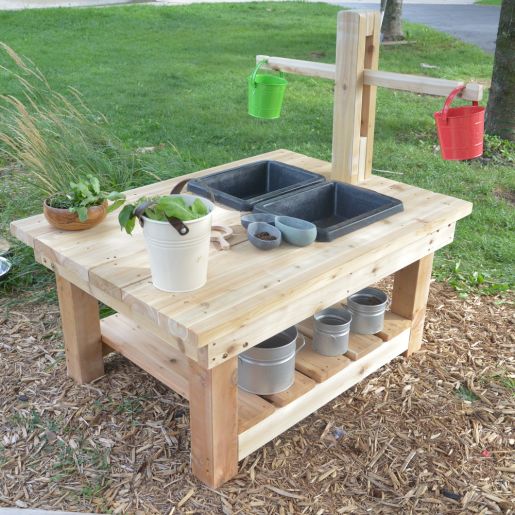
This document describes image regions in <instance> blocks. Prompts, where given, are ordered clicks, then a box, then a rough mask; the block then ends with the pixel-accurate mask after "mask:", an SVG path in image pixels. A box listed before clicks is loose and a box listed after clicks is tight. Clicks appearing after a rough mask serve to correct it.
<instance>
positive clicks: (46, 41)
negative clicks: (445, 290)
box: [0, 3, 515, 292]
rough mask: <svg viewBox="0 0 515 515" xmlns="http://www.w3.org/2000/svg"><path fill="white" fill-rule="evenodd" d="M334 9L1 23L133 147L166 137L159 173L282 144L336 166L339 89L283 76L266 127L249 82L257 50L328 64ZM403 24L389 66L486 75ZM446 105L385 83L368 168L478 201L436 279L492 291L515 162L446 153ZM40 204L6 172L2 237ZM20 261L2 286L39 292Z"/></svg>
mask: <svg viewBox="0 0 515 515" xmlns="http://www.w3.org/2000/svg"><path fill="white" fill-rule="evenodd" d="M337 10H338V9H337V8H336V7H333V6H328V5H325V4H307V3H248V4H223V5H213V4H211V5H193V6H178V7H156V6H124V7H113V8H102V9H75V10H74V9H59V10H52V9H50V10H41V11H39V10H36V11H25V12H24V11H19V12H1V13H0V25H1V26H2V39H3V41H4V42H5V43H7V44H8V45H10V46H11V47H13V48H14V49H15V50H16V51H17V52H18V53H20V54H22V55H25V56H28V57H30V58H31V59H32V60H33V61H34V62H35V63H36V64H37V65H38V66H39V67H40V69H41V70H42V71H43V72H44V73H45V75H46V76H47V78H48V80H49V82H50V84H51V85H52V86H53V87H54V88H56V89H57V90H58V91H62V92H65V91H66V87H67V86H68V85H71V86H73V87H75V88H77V89H78V90H79V91H81V92H82V94H83V96H84V100H85V102H86V104H87V105H88V106H89V107H91V108H92V109H93V110H98V111H100V112H102V113H104V114H105V115H106V116H107V118H108V119H109V120H110V122H111V127H110V129H111V130H112V131H113V133H114V134H115V135H116V136H118V137H119V138H120V139H121V140H122V142H123V144H124V145H126V146H127V148H129V149H135V148H137V147H146V146H159V145H160V146H161V147H160V149H159V150H158V151H157V152H155V153H153V154H149V155H148V156H147V161H148V162H149V166H152V167H153V169H154V170H156V171H157V173H158V174H159V176H160V177H163V178H164V177H171V176H177V175H181V174H184V173H186V172H190V171H194V170H198V169H202V168H205V167H208V166H214V165H217V164H221V163H224V162H228V161H232V160H235V159H239V158H242V157H245V156H251V155H255V154H258V153H261V152H265V151H269V150H273V149H276V148H288V149H290V150H294V151H297V152H301V153H304V154H308V155H310V156H313V157H317V158H321V159H326V160H330V158H331V133H332V84H331V83H330V82H329V81H325V80H315V79H311V78H305V77H298V76H293V75H291V76H288V81H289V86H288V90H287V93H286V98H285V104H284V108H283V115H282V117H281V118H280V119H279V120H277V121H271V122H266V121H260V120H256V119H253V118H251V117H249V116H248V115H247V114H246V101H247V99H246V76H247V75H248V74H249V73H250V72H251V70H252V68H253V62H254V56H255V55H256V54H258V53H262V54H269V55H277V56H285V57H292V58H297V59H316V57H313V56H312V52H316V53H317V54H318V55H320V54H322V57H321V58H319V59H320V60H321V61H325V62H334V57H335V56H334V50H335V48H334V47H335V32H336V12H337ZM405 29H406V32H407V35H408V38H409V39H411V40H412V43H411V44H409V45H399V46H391V47H387V48H383V49H382V50H381V59H380V67H381V68H382V69H384V70H391V71H399V72H403V73H414V74H420V75H424V74H425V75H431V76H435V77H442V78H447V79H463V80H471V79H473V80H483V81H485V80H488V79H489V78H490V75H491V69H492V57H491V56H489V55H487V54H485V53H484V52H482V51H481V50H480V49H479V48H477V47H474V46H472V45H467V44H464V43H461V42H459V41H457V40H455V39H453V38H451V37H449V36H446V35H443V34H441V33H438V32H436V31H434V30H431V29H429V28H427V27H424V26H420V25H411V24H407V25H406V27H405ZM421 63H429V64H433V65H436V66H438V68H437V69H423V68H421V67H420V64H421ZM16 87H17V86H16V84H15V82H14V81H12V80H9V79H8V78H6V76H5V75H1V74H0V88H1V89H2V90H4V91H6V92H8V93H17V89H16ZM442 105H443V99H442V98H433V97H427V96H419V95H415V94H410V93H402V92H395V91H391V90H385V89H380V90H379V92H378V109H377V122H376V141H375V153H374V168H376V169H380V170H388V171H391V172H396V174H393V175H392V174H386V173H385V175H386V176H388V177H391V178H394V179H398V180H401V181H404V182H407V183H410V184H415V185H418V186H421V187H424V188H428V189H431V190H434V191H438V192H441V193H446V194H450V195H454V196H456V197H460V198H464V199H467V200H470V201H472V202H474V206H475V207H474V212H473V214H472V215H471V216H470V217H468V218H467V219H465V220H463V221H461V222H460V223H459V224H458V229H457V235H456V241H455V242H454V243H453V244H452V245H450V246H449V247H447V248H445V249H444V250H443V251H441V252H440V253H439V254H438V257H437V260H436V275H437V277H438V278H440V279H445V278H449V277H450V278H451V279H452V278H453V277H454V278H455V275H456V273H457V272H456V263H457V262H460V266H459V274H461V275H462V277H463V281H462V280H461V279H456V280H457V281H462V282H463V284H465V290H467V288H468V289H473V290H477V289H478V287H479V288H484V287H483V285H484V284H485V283H484V282H482V283H481V284H479V285H478V284H474V281H473V279H472V280H469V279H470V278H473V277H474V273H477V274H478V275H477V277H479V275H481V277H485V278H486V279H487V283H486V284H487V285H492V284H493V285H494V288H493V289H494V290H495V289H496V288H495V285H497V284H498V283H504V282H508V281H511V280H512V277H513V256H514V255H515V247H514V241H513V238H512V237H511V236H510V231H512V232H511V234H513V226H514V214H513V207H512V206H511V205H510V203H509V201H508V200H506V198H505V197H506V196H509V194H510V192H512V191H513V190H514V189H515V174H514V171H513V163H511V165H510V163H509V162H508V163H507V164H502V162H501V163H499V162H495V161H492V162H491V163H490V164H488V165H482V164H480V163H479V162H471V163H462V162H450V161H447V162H446V161H442V159H441V158H440V156H439V154H438V153H437V152H435V148H434V147H435V145H436V144H437V140H436V132H435V128H434V121H433V112H434V111H436V110H438V109H440V108H441V107H442ZM398 174H401V175H398ZM151 181H152V179H151V178H149V179H148V181H147V182H151ZM499 192H500V193H499ZM40 210H41V209H40V205H39V204H38V203H30V202H27V200H26V198H25V196H24V195H23V191H12V190H11V183H10V182H9V180H8V176H7V180H5V181H3V182H2V184H1V185H0V221H1V223H2V232H3V233H4V234H6V233H7V230H8V228H7V224H8V221H9V220H11V219H16V218H20V217H22V216H26V215H28V214H31V213H35V212H39V211H40ZM14 260H15V264H16V265H17V266H15V271H14V273H12V275H11V278H10V279H9V280H8V281H4V283H3V284H2V285H0V288H2V290H3V291H4V292H9V291H10V292H17V291H19V290H20V289H34V290H38V291H44V289H41V288H39V286H40V285H39V284H36V285H37V286H38V287H37V288H35V283H39V282H41V281H42V282H43V283H44V282H46V281H48V278H49V277H51V275H50V274H48V273H45V272H43V271H42V268H41V267H40V266H39V265H34V264H32V260H31V253H30V251H28V250H21V246H20V245H18V246H17V247H16V248H15V256H14ZM2 290H0V291H2Z"/></svg>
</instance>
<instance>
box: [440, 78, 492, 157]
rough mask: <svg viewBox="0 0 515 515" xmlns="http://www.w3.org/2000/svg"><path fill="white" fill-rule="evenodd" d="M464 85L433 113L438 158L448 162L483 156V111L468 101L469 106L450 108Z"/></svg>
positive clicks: (455, 90) (454, 91) (483, 109)
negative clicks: (436, 132)
mask: <svg viewBox="0 0 515 515" xmlns="http://www.w3.org/2000/svg"><path fill="white" fill-rule="evenodd" d="M464 88H465V86H458V87H457V88H455V89H453V90H452V91H451V93H450V95H449V96H448V97H447V100H446V101H445V104H444V106H443V110H442V111H438V112H437V113H435V121H436V129H437V131H438V139H439V140H440V149H441V151H442V158H443V159H448V160H458V161H460V160H464V159H474V158H475V157H479V156H480V155H481V154H483V132H484V125H485V108H484V107H480V106H478V104H477V102H472V105H471V106H464V107H450V105H451V103H452V101H453V100H454V97H455V96H456V95H457V94H458V93H459V92H460V91H462V90H463V89H464Z"/></svg>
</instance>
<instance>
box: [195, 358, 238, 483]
mask: <svg viewBox="0 0 515 515" xmlns="http://www.w3.org/2000/svg"><path fill="white" fill-rule="evenodd" d="M189 365H190V428H191V466H192V469H193V473H194V474H195V476H197V477H198V478H199V479H200V480H201V481H203V482H204V483H206V484H207V485H208V486H210V487H211V488H218V487H219V486H220V485H222V484H223V483H224V482H225V481H227V480H229V479H231V478H232V477H234V476H235V475H236V474H237V472H238V395H237V392H238V388H237V366H238V358H237V357H234V358H231V359H229V360H227V361H226V362H225V363H223V364H221V365H219V366H217V367H215V368H212V369H210V370H208V369H205V368H203V367H201V366H199V365H198V364H197V363H196V362H194V361H192V360H189Z"/></svg>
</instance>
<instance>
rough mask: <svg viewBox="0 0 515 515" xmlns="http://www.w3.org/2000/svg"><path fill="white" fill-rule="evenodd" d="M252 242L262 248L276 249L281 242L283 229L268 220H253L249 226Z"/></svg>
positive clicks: (248, 230)
mask: <svg viewBox="0 0 515 515" xmlns="http://www.w3.org/2000/svg"><path fill="white" fill-rule="evenodd" d="M247 235H248V237H249V241H250V243H252V245H254V247H256V248H258V249H260V250H271V249H275V248H276V247H278V246H279V245H280V244H281V231H279V229H276V228H275V227H274V226H273V225H270V224H267V223H266V222H252V223H251V224H249V226H248V228H247Z"/></svg>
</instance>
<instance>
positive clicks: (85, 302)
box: [55, 274, 104, 384]
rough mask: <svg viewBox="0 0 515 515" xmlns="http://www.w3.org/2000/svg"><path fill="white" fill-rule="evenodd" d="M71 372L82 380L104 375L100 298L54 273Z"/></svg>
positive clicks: (70, 374)
mask: <svg viewBox="0 0 515 515" xmlns="http://www.w3.org/2000/svg"><path fill="white" fill-rule="evenodd" d="M55 280H56V284H57V296H58V298H59V310H60V312H61V324H62V328H63V338H64V348H65V351H66V368H67V372H68V375H69V376H70V377H71V378H72V379H74V380H75V381H76V382H77V383H79V384H84V383H89V382H90V381H93V380H94V379H97V378H98V377H100V376H102V375H104V359H103V354H102V340H101V336H100V319H99V314H98V301H97V300H96V299H95V298H94V297H92V296H91V295H89V294H88V293H86V292H85V291H83V290H81V289H80V288H78V287H77V286H75V285H74V284H72V283H70V282H69V281H67V280H66V279H64V278H63V277H61V276H60V275H57V274H56V277H55Z"/></svg>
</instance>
